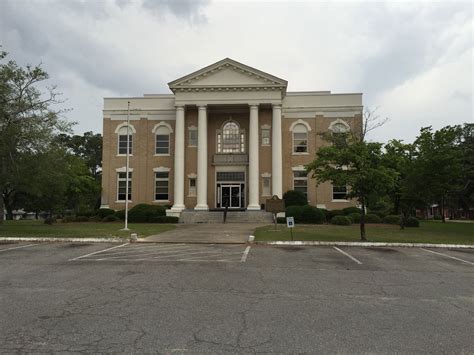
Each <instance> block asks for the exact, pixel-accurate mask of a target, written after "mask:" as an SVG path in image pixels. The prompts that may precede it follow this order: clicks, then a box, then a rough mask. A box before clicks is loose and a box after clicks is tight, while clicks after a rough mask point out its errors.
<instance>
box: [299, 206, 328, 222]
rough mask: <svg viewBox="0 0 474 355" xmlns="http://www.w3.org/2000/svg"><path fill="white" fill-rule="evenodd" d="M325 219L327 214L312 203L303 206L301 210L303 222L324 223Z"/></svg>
mask: <svg viewBox="0 0 474 355" xmlns="http://www.w3.org/2000/svg"><path fill="white" fill-rule="evenodd" d="M325 220H326V216H325V215H324V212H323V211H321V210H320V209H318V208H316V207H314V206H310V205H306V206H303V208H302V211H301V222H303V223H315V224H323V223H324V221H325Z"/></svg>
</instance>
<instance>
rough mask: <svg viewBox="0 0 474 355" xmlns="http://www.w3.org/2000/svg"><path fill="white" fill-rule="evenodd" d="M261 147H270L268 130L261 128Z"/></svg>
mask: <svg viewBox="0 0 474 355" xmlns="http://www.w3.org/2000/svg"><path fill="white" fill-rule="evenodd" d="M262 145H270V129H269V128H262Z"/></svg>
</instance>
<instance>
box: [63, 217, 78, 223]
mask: <svg viewBox="0 0 474 355" xmlns="http://www.w3.org/2000/svg"><path fill="white" fill-rule="evenodd" d="M61 222H62V223H71V222H76V217H74V216H64V217H63V218H62V219H61Z"/></svg>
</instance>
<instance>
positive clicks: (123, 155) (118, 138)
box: [117, 125, 133, 157]
mask: <svg viewBox="0 0 474 355" xmlns="http://www.w3.org/2000/svg"><path fill="white" fill-rule="evenodd" d="M125 126H126V125H125ZM120 136H126V134H119V133H117V156H118V157H126V156H127V153H125V154H123V153H119V151H120ZM129 136H132V144H131V147H132V153H131V154H129V155H128V156H129V157H133V132H130V134H129Z"/></svg>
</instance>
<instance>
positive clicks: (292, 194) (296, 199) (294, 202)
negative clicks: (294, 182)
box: [283, 190, 308, 207]
mask: <svg viewBox="0 0 474 355" xmlns="http://www.w3.org/2000/svg"><path fill="white" fill-rule="evenodd" d="M283 200H285V207H288V206H305V205H307V204H308V199H307V198H306V196H305V194H304V193H302V192H301V191H295V190H288V191H287V192H285V193H284V194H283Z"/></svg>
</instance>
